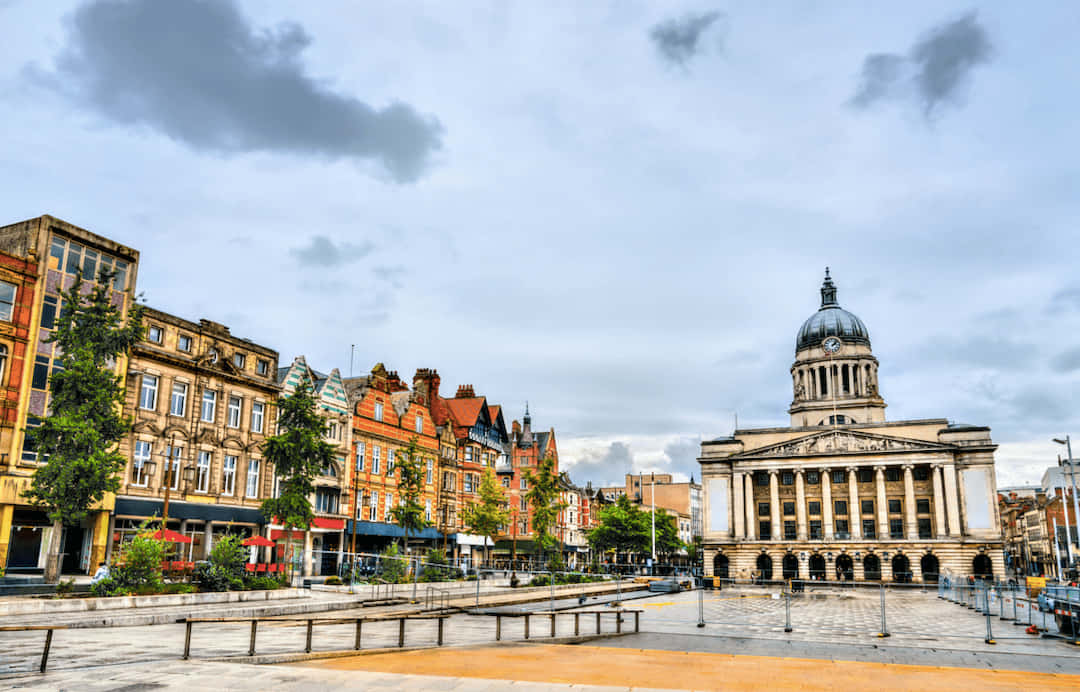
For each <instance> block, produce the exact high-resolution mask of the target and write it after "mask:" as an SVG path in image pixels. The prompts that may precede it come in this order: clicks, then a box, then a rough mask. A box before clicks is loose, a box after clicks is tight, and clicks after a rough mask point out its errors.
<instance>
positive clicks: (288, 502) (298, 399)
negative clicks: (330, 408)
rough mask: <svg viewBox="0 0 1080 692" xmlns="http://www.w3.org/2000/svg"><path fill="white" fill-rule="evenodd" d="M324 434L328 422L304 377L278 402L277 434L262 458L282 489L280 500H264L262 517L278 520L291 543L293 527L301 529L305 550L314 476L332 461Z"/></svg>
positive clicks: (268, 441)
mask: <svg viewBox="0 0 1080 692" xmlns="http://www.w3.org/2000/svg"><path fill="white" fill-rule="evenodd" d="M325 432H326V420H325V419H324V418H323V416H322V415H321V414H320V413H319V412H318V410H317V409H316V405H315V397H314V395H313V393H312V388H311V381H310V380H308V378H307V376H305V377H304V378H303V379H302V380H301V381H300V384H299V385H297V387H296V389H295V390H294V391H293V393H292V394H291V395H290V396H288V397H284V398H282V399H280V400H279V401H278V434H277V435H274V436H273V437H268V438H267V439H266V441H265V442H264V443H263V446H262V449H263V458H264V459H265V460H266V461H267V463H269V464H271V465H272V468H273V469H274V472H275V473H276V474H277V476H278V479H279V482H278V487H279V488H280V493H279V494H278V497H271V498H267V499H266V500H263V503H262V507H261V510H262V513H263V516H264V517H266V518H267V520H268V521H273V520H274V517H277V518H278V519H279V520H280V521H281V523H282V524H283V525H284V526H285V535H286V536H288V537H289V538H290V539H291V537H292V529H293V527H294V526H295V527H302V528H303V529H304V545H305V546H306V545H307V544H308V533H309V532H310V531H311V520H312V519H314V518H315V513H314V512H313V511H312V510H311V496H312V494H313V493H314V492H315V483H314V481H315V476H317V475H318V474H319V472H320V471H321V470H322V469H324V468H327V467H328V466H330V464H331V463H332V461H333V447H331V446H330V444H329V443H327V442H326V441H325V440H324V439H323V434H324V433H325ZM290 545H291V540H290Z"/></svg>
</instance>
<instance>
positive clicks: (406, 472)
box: [390, 435, 429, 542]
mask: <svg viewBox="0 0 1080 692" xmlns="http://www.w3.org/2000/svg"><path fill="white" fill-rule="evenodd" d="M392 453H393V452H391V454H392ZM394 470H395V471H397V473H398V505H397V507H394V508H393V509H391V510H390V516H391V518H393V520H394V522H395V523H396V524H397V525H398V526H400V527H401V529H402V531H404V532H405V540H406V542H408V539H409V534H410V533H413V532H419V531H421V530H423V529H425V528H427V526H429V522H428V521H427V519H426V518H425V517H424V506H423V505H422V504H421V503H420V496H421V495H422V494H423V492H424V470H425V459H424V458H422V457H421V455H420V449H419V447H418V446H417V444H416V435H413V436H412V437H411V438H410V439H409V446H408V447H406V448H405V449H404V450H398V452H397V464H396V466H395V467H394Z"/></svg>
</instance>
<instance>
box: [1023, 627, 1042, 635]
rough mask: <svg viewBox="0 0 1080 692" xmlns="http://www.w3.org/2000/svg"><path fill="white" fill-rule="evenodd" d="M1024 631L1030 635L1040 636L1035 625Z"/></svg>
mask: <svg viewBox="0 0 1080 692" xmlns="http://www.w3.org/2000/svg"><path fill="white" fill-rule="evenodd" d="M1024 631H1025V632H1027V633H1028V634H1038V633H1039V628H1038V627H1036V626H1035V625H1032V626H1030V627H1028V628H1027V629H1026V630H1024Z"/></svg>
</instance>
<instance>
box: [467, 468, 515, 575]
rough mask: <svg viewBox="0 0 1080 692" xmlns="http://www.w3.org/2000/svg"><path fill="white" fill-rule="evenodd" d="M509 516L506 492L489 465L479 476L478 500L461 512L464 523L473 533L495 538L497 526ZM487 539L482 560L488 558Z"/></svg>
mask: <svg viewBox="0 0 1080 692" xmlns="http://www.w3.org/2000/svg"><path fill="white" fill-rule="evenodd" d="M509 518H510V510H509V509H507V506H506V493H504V492H503V488H502V486H501V485H499V481H498V480H496V478H495V473H494V472H493V471H492V470H491V467H490V466H489V467H488V468H486V469H484V475H483V476H481V477H480V501H479V502H472V503H470V504H469V506H468V507H466V508H465V510H464V511H463V512H462V519H463V520H464V521H465V525H466V526H468V527H469V530H470V531H472V532H473V533H475V534H477V535H479V536H483V537H484V538H485V539H490V540H491V541H492V542H494V540H495V534H496V533H497V532H498V530H499V527H500V526H503V525H505V524H506V522H507V520H508V519H509ZM487 544H488V541H487V540H485V541H484V562H485V563H486V562H487V560H488V545H487Z"/></svg>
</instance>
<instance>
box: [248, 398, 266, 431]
mask: <svg viewBox="0 0 1080 692" xmlns="http://www.w3.org/2000/svg"><path fill="white" fill-rule="evenodd" d="M263 407H264V404H263V403H262V402H261V401H255V402H252V404H251V432H257V433H261V432H262V431H263Z"/></svg>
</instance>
